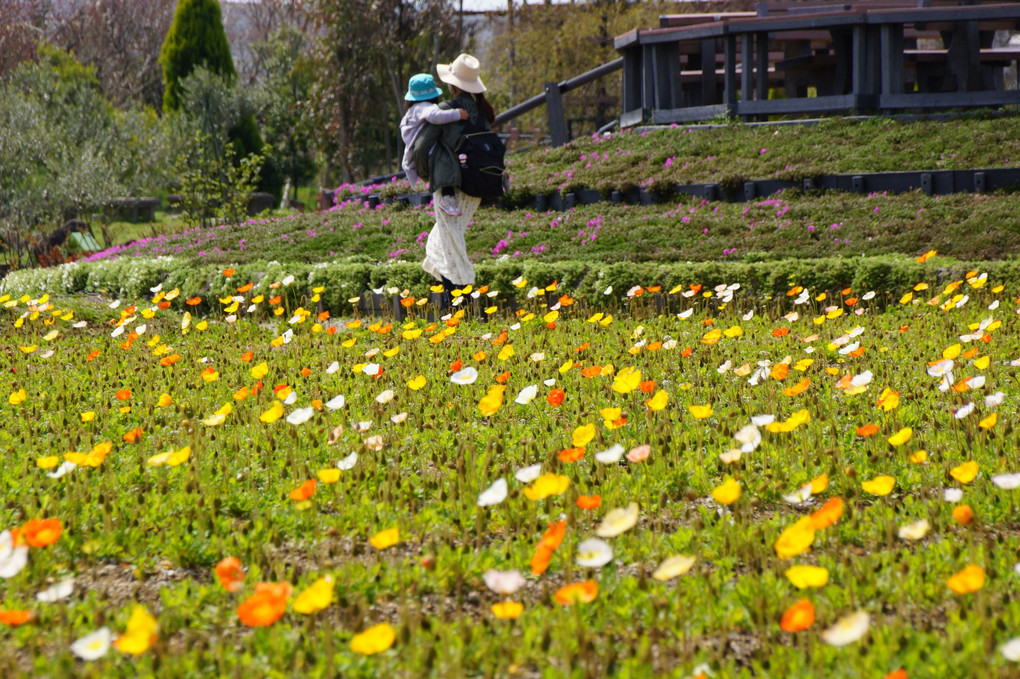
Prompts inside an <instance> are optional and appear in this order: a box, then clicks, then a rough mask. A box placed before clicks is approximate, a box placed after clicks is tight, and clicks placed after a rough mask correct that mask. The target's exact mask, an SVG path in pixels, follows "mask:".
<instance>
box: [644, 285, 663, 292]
mask: <svg viewBox="0 0 1020 679" xmlns="http://www.w3.org/2000/svg"><path fill="white" fill-rule="evenodd" d="M646 290H648V292H661V291H662V286H661V285H650V286H648V287H647V288H646Z"/></svg>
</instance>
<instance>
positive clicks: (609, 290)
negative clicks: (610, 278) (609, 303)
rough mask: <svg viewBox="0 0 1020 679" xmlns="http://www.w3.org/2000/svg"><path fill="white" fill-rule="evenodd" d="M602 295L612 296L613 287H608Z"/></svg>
mask: <svg viewBox="0 0 1020 679" xmlns="http://www.w3.org/2000/svg"><path fill="white" fill-rule="evenodd" d="M602 294H603V295H611V294H613V286H612V285H610V286H608V287H607V288H606V289H605V290H603V291H602Z"/></svg>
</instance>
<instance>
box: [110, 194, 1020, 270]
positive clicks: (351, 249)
mask: <svg viewBox="0 0 1020 679" xmlns="http://www.w3.org/2000/svg"><path fill="white" fill-rule="evenodd" d="M1014 202H1015V201H1014V198H1013V196H1012V195H1010V194H1002V195H974V194H954V195H951V196H942V197H929V196H925V195H923V194H921V193H920V192H915V193H910V194H902V195H871V196H858V195H854V194H842V193H829V194H820V195H807V196H805V195H803V194H800V193H799V192H796V191H793V192H788V193H786V194H783V195H779V196H774V197H771V198H766V199H759V200H756V201H754V202H752V203H747V204H734V203H706V202H703V201H701V200H697V199H685V200H683V201H682V202H679V203H669V204H662V205H653V206H626V205H624V206H614V205H611V204H598V205H593V206H584V207H578V208H575V209H573V210H570V211H568V212H565V213H558V212H551V213H546V214H542V213H534V212H529V211H526V210H516V211H510V212H507V211H502V210H498V209H494V208H493V209H483V210H480V211H479V212H478V213H477V215H476V218H475V221H474V224H473V225H472V226H471V228H469V229H468V230H467V234H466V240H467V249H468V254H469V255H470V256H471V257H472V259H473V260H474V261H475V262H476V263H481V262H485V261H492V260H499V259H506V258H510V259H513V260H521V261H563V260H577V261H598V262H618V261H630V262H671V261H676V260H690V261H712V260H716V261H760V260H766V261H767V260H777V259H783V258H790V257H792V258H798V259H810V258H819V257H830V256H856V255H858V254H860V253H863V252H867V253H868V254H869V255H882V254H894V253H896V254H910V255H918V254H920V253H921V252H924V251H926V250H928V249H930V248H933V247H934V248H936V249H937V250H938V251H939V252H940V253H944V254H946V255H949V256H952V257H956V258H958V259H967V260H973V259H977V260H981V259H999V258H1007V257H1012V256H1015V255H1016V254H1017V252H1018V248H1020V238H1018V232H1017V222H1016V220H1015V219H1014V214H1013V213H1014ZM433 223H434V221H433V216H432V212H431V210H430V209H411V208H403V207H401V206H399V205H393V206H381V207H379V208H378V209H374V210H370V209H367V208H365V207H364V206H363V205H362V204H361V203H359V202H356V201H349V202H348V203H346V204H345V206H344V207H343V208H342V209H339V210H334V211H332V212H329V213H325V214H312V215H305V216H291V217H286V218H278V219H268V220H255V221H251V222H247V223H244V224H237V225H225V226H218V227H212V228H208V229H197V230H190V231H188V232H186V233H181V234H174V235H166V236H161V237H159V238H155V239H152V238H148V239H145V240H143V241H140V242H137V243H135V244H132V245H125V246H121V247H118V248H116V249H115V250H113V251H110V252H107V253H103V254H101V255H99V256H98V257H97V258H96V259H109V258H111V257H121V256H131V257H135V256H161V255H170V256H173V257H176V258H180V259H184V260H190V261H194V262H207V263H213V264H243V263H245V262H248V261H252V260H276V261H280V262H291V263H296V262H308V263H314V262H322V261H331V260H334V259H337V258H349V257H352V256H357V257H359V258H363V260H364V261H372V262H393V261H401V260H406V261H421V260H422V259H423V258H424V247H425V241H426V238H427V235H428V231H429V230H430V229H431V228H432V225H433Z"/></svg>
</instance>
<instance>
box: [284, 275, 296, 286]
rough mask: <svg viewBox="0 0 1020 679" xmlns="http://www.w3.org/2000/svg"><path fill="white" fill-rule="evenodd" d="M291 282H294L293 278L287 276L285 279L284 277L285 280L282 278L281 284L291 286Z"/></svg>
mask: <svg viewBox="0 0 1020 679" xmlns="http://www.w3.org/2000/svg"><path fill="white" fill-rule="evenodd" d="M293 282H294V276H287V277H286V278H284V279H283V281H282V283H283V284H284V285H290V284H291V283H293Z"/></svg>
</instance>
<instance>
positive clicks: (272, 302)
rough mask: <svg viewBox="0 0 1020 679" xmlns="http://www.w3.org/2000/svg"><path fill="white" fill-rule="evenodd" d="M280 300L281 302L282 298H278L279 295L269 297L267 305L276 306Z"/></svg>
mask: <svg viewBox="0 0 1020 679" xmlns="http://www.w3.org/2000/svg"><path fill="white" fill-rule="evenodd" d="M282 300H283V297H280V296H279V295H277V296H276V297H270V298H269V303H270V304H272V305H273V306H276V305H277V304H279V303H280V302H281V301H282Z"/></svg>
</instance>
